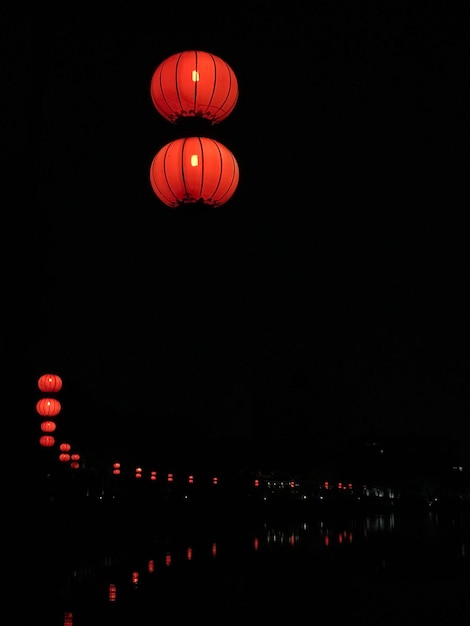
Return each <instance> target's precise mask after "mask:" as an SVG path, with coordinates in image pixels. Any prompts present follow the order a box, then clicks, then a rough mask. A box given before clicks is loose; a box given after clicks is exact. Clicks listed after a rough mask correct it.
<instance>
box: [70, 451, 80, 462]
mask: <svg viewBox="0 0 470 626" xmlns="http://www.w3.org/2000/svg"><path fill="white" fill-rule="evenodd" d="M70 458H71V459H72V461H79V460H80V455H79V454H77V453H76V452H75V453H74V454H71V455H70Z"/></svg>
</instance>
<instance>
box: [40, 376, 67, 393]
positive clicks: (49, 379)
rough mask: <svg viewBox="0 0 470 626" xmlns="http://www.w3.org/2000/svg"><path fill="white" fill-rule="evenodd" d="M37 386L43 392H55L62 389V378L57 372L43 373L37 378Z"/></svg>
mask: <svg viewBox="0 0 470 626" xmlns="http://www.w3.org/2000/svg"><path fill="white" fill-rule="evenodd" d="M38 387H39V389H40V390H41V391H44V392H45V393H56V392H57V391H60V390H61V389H62V379H61V377H60V376H57V374H43V375H42V376H41V377H40V378H39V380H38Z"/></svg>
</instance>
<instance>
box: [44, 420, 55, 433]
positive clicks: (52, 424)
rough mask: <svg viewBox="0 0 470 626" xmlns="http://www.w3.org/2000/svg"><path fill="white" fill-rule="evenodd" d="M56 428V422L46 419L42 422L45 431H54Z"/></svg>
mask: <svg viewBox="0 0 470 626" xmlns="http://www.w3.org/2000/svg"><path fill="white" fill-rule="evenodd" d="M55 429H56V425H55V422H51V421H49V420H46V421H45V422H42V424H41V430H42V432H43V433H53V432H54V431H55Z"/></svg>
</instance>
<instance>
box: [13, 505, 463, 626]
mask: <svg viewBox="0 0 470 626" xmlns="http://www.w3.org/2000/svg"><path fill="white" fill-rule="evenodd" d="M146 535H147V536H146V537H145V540H144V541H139V544H138V545H137V546H134V547H131V546H129V545H127V546H126V544H125V543H123V546H122V549H120V548H121V547H120V545H119V544H116V545H115V547H114V550H113V552H109V553H106V554H105V555H104V556H103V555H101V556H99V555H96V557H95V556H94V555H93V553H90V554H89V555H87V557H86V559H83V560H82V559H80V558H79V556H78V555H77V557H76V563H73V562H71V563H68V562H67V561H65V562H64V561H61V559H60V558H55V559H50V561H49V564H48V566H46V567H45V568H44V575H45V576H47V580H43V581H42V584H40V585H39V588H40V590H41V598H40V600H41V607H42V608H46V609H48V621H47V623H48V626H55V625H57V626H62V625H63V626H90V625H91V624H101V625H106V626H114V625H118V624H133V626H140V625H141V624H142V625H147V624H148V625H150V624H158V623H161V620H163V619H167V618H174V619H177V618H178V619H183V618H188V619H189V618H191V619H194V618H198V619H204V623H205V624H212V623H214V624H215V623H217V624H226V623H241V622H242V621H244V623H250V622H247V620H246V612H247V611H249V615H250V616H252V618H253V620H254V618H255V616H258V617H259V618H261V617H262V616H264V619H268V618H269V619H272V618H274V617H276V618H278V617H280V616H281V615H285V616H287V615H289V616H290V623H291V624H292V623H294V624H295V623H301V614H303V612H304V611H305V610H310V611H312V609H313V610H314V613H315V615H316V616H318V614H319V612H321V611H322V610H327V611H328V612H329V614H331V615H332V616H333V617H335V616H336V617H346V616H347V617H348V618H351V617H352V616H354V615H355V616H356V618H357V619H361V620H362V623H363V624H364V623H369V622H368V620H370V623H375V624H378V623H380V624H389V623H390V624H393V623H397V624H398V623H400V624H402V623H409V624H420V623H426V624H429V623H438V624H450V623H455V624H460V623H462V624H463V623H464V622H465V623H466V622H467V621H468V619H469V618H470V612H469V606H470V603H469V600H468V596H469V595H470V594H468V593H467V592H468V590H469V589H470V588H469V587H468V585H469V583H470V571H469V566H468V563H467V559H466V553H467V543H468V540H469V537H470V524H469V520H468V519H467V517H465V516H463V515H459V516H455V517H442V516H439V515H437V514H431V513H430V514H424V515H422V516H415V517H413V516H410V517H408V518H406V517H403V516H398V517H397V515H396V514H394V513H387V514H385V515H373V516H357V517H356V516H353V517H342V516H332V517H331V518H328V517H324V518H321V519H302V520H299V521H297V520H295V521H292V520H279V519H278V520H276V519H271V520H269V521H266V520H259V519H258V520H254V521H253V522H251V521H250V522H247V521H244V522H240V523H237V524H227V525H223V524H217V525H215V526H214V525H212V524H209V523H208V524H207V525H206V524H202V525H201V524H197V525H195V526H194V527H192V525H191V524H190V523H186V524H184V525H182V526H181V525H177V524H176V525H174V526H172V525H169V526H166V527H164V528H158V529H156V530H155V532H154V533H152V532H148V531H147V534H146ZM71 540H72V541H73V538H71ZM63 549H64V550H67V546H63ZM58 553H60V550H59V551H58ZM26 574H27V572H25V575H26ZM23 589H24V590H25V593H24V601H25V603H27V602H28V600H29V599H28V596H27V593H26V588H25V587H23ZM437 593H438V594H439V598H441V599H442V598H444V600H439V601H438V595H437ZM441 602H443V604H441ZM443 612H445V616H444V615H443ZM403 613H406V616H407V618H406V619H407V620H408V621H403ZM29 616H30V618H31V619H29V620H28V621H27V622H25V623H28V624H30V623H38V624H39V623H41V624H42V623H43V622H42V621H40V620H36V619H35V618H34V615H32V612H31V611H30V612H29ZM244 616H245V617H244ZM439 616H440V618H439V619H440V620H441V621H439V619H438V617H439ZM451 616H452V619H451ZM444 617H445V619H444ZM434 619H436V620H438V621H436V622H433V621H432V620H434ZM296 620H297V621H296ZM394 620H395V621H394ZM442 620H444V621H442ZM458 620H461V621H458ZM16 623H21V621H20V620H16ZM44 623H45V622H44Z"/></svg>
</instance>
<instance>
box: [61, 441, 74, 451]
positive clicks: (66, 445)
mask: <svg viewBox="0 0 470 626" xmlns="http://www.w3.org/2000/svg"><path fill="white" fill-rule="evenodd" d="M71 447H72V446H71V445H70V444H69V443H61V444H60V446H59V450H60V451H61V452H69V451H70V448H71Z"/></svg>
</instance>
